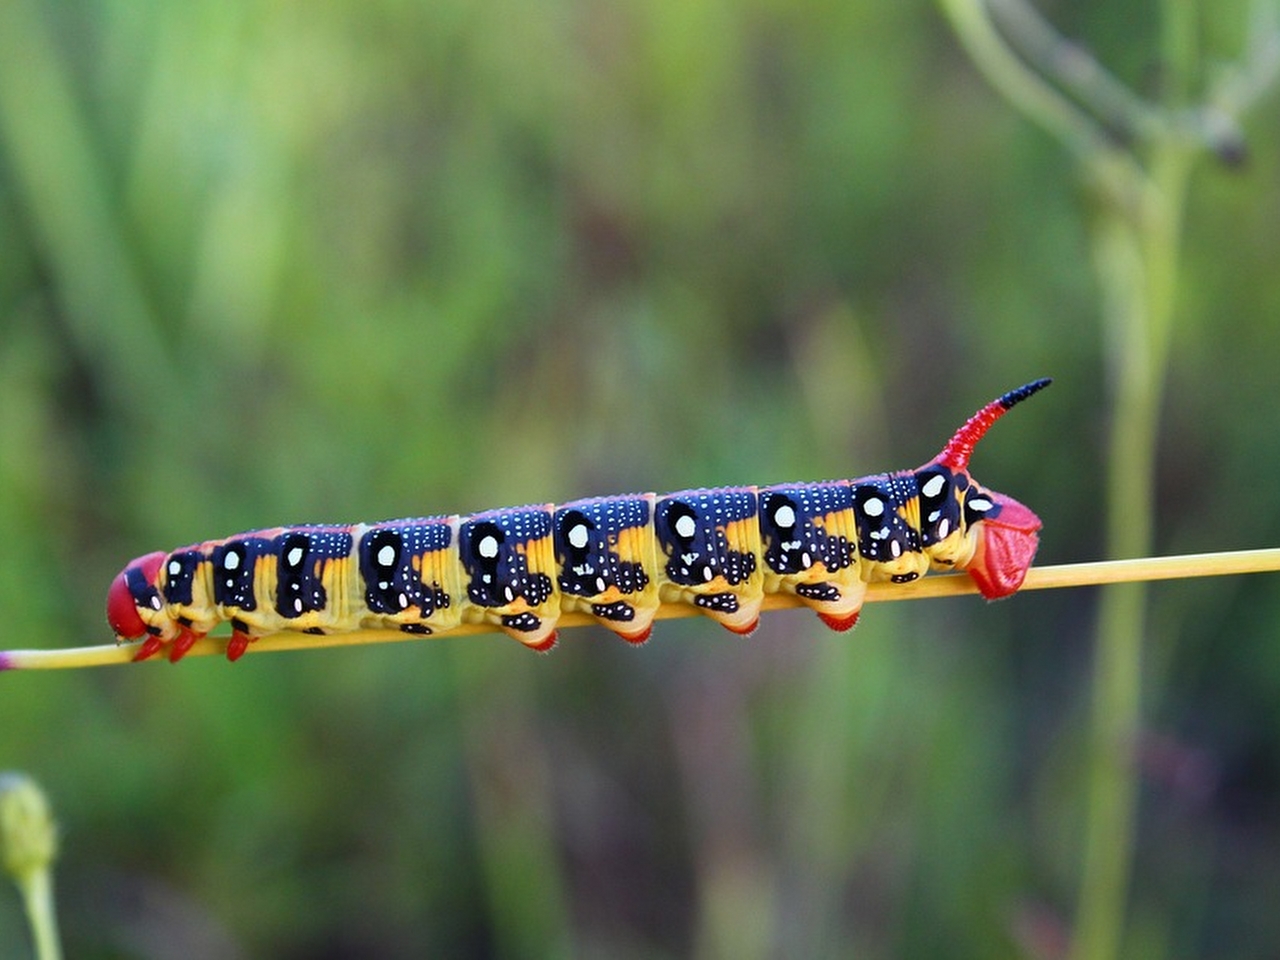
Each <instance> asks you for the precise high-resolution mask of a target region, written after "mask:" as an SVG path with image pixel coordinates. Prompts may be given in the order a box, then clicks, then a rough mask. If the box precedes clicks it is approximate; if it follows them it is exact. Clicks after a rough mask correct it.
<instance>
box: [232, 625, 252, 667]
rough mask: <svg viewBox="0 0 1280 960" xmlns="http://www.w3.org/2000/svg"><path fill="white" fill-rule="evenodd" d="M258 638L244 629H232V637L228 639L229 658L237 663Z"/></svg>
mask: <svg viewBox="0 0 1280 960" xmlns="http://www.w3.org/2000/svg"><path fill="white" fill-rule="evenodd" d="M256 639H258V638H257V637H254V636H250V635H249V634H248V633H246V632H245V631H243V630H239V629H236V630H232V631H231V639H230V640H228V641H227V660H229V661H230V662H231V663H235V662H236V661H237V660H239V659H240V658H241V657H243V656H244V654H245V651H246V650H248V649H249V644H251V643H253V641H254V640H256Z"/></svg>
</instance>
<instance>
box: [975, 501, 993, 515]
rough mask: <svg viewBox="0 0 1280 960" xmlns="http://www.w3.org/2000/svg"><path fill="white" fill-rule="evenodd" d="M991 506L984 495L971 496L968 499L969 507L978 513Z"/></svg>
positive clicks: (985, 510) (984, 511)
mask: <svg viewBox="0 0 1280 960" xmlns="http://www.w3.org/2000/svg"><path fill="white" fill-rule="evenodd" d="M992 506H993V504H992V502H991V501H990V500H988V499H987V498H986V497H972V498H971V499H970V500H969V508H970V509H971V510H976V511H977V512H978V513H986V512H987V511H988V510H990V509H991V508H992Z"/></svg>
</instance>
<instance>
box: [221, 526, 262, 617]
mask: <svg viewBox="0 0 1280 960" xmlns="http://www.w3.org/2000/svg"><path fill="white" fill-rule="evenodd" d="M271 548H272V541H271V540H268V539H266V538H265V537H261V536H256V535H254V534H245V535H244V536H243V537H237V538H236V539H234V540H228V541H226V542H225V543H220V544H218V545H216V546H215V547H214V548H213V550H212V551H211V552H210V554H209V560H210V561H211V562H212V563H213V602H214V603H217V604H220V605H222V606H226V607H235V608H237V609H239V610H257V609H258V599H257V597H256V596H254V592H253V578H254V573H255V571H256V570H257V566H258V558H259V557H262V556H265V555H266V554H268V553H270V552H271Z"/></svg>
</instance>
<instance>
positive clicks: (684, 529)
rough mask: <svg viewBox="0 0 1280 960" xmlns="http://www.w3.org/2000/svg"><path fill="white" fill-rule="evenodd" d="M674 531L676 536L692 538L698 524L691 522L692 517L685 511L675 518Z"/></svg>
mask: <svg viewBox="0 0 1280 960" xmlns="http://www.w3.org/2000/svg"><path fill="white" fill-rule="evenodd" d="M675 531H676V536H678V537H683V538H684V539H686V540H692V539H693V535H694V534H695V533H697V532H698V525H697V524H696V523H694V522H693V517H691V516H689V515H688V514H687V513H685V514H681V515H680V516H679V517H677V518H676V525H675Z"/></svg>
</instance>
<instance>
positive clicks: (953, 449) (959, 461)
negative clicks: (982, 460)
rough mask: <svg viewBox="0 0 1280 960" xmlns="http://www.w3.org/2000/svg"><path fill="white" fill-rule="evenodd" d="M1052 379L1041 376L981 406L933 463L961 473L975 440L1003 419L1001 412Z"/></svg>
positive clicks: (1051, 381)
mask: <svg viewBox="0 0 1280 960" xmlns="http://www.w3.org/2000/svg"><path fill="white" fill-rule="evenodd" d="M1051 383H1053V380H1052V379H1050V378H1049V377H1042V378H1041V379H1039V380H1032V381H1031V382H1030V383H1028V384H1026V385H1025V386H1021V387H1018V389H1017V390H1010V391H1009V392H1008V393H1006V394H1005V395H1004V396H1002V397H999V398H998V399H995V400H992V401H991V402H990V403H988V404H987V405H986V406H985V407H983V408H982V409H981V410H979V411H978V412H977V413H975V414H974V415H973V416H972V417H970V418H969V419H968V420H967V421H965V424H964V426H963V427H961V428H960V429H959V430H957V431H956V433H955V436H954V437H952V438H951V439H950V440H948V441H947V445H946V446H945V447H943V448H942V452H941V453H940V454H938V456H937V457H935V458H934V463H940V464H942V465H943V466H944V467H949V468H951V469H952V470H964V469H965V468H967V467H968V466H969V458H970V457H971V456H973V448H974V447H975V446H977V444H978V441H979V440H981V439H982V435H983V434H984V433H986V432H987V430H988V429H990V427H991V425H992V424H993V423H995V422H996V421H997V420H999V419H1000V418H1001V417H1003V416H1004V414H1005V411H1006V410H1008V409H1009V408H1010V407H1012V406H1013V405H1014V404H1016V403H1021V402H1022V401H1023V400H1025V399H1027V397H1029V396H1031V395H1032V394H1033V393H1037V392H1039V391H1040V390H1043V389H1044V388H1045V387H1047V386H1048V385H1049V384H1051Z"/></svg>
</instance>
